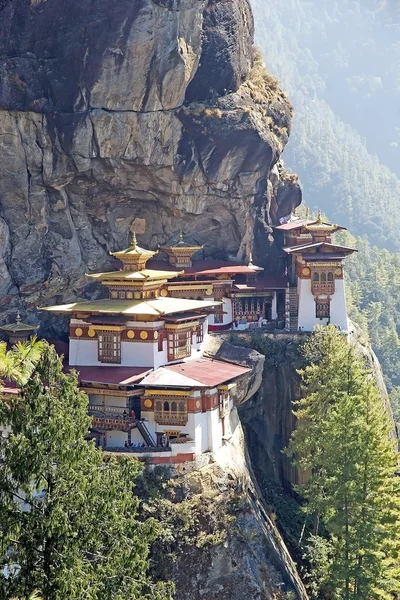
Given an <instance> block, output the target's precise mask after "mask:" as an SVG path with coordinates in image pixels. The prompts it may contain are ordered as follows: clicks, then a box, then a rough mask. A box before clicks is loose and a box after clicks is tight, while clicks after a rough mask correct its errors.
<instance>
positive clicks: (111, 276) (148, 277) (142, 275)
mask: <svg viewBox="0 0 400 600" xmlns="http://www.w3.org/2000/svg"><path fill="white" fill-rule="evenodd" d="M183 273H184V271H157V270H155V269H142V270H141V271H107V272H106V273H92V274H87V277H92V278H93V279H101V281H107V280H112V281H115V280H124V281H154V280H156V281H158V280H160V279H161V280H165V279H173V278H174V277H178V275H182V274H183Z"/></svg>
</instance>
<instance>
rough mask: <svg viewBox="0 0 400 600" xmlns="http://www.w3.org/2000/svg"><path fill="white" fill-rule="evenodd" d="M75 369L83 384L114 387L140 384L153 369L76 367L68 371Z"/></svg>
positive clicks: (70, 367) (68, 368)
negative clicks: (101, 384)
mask: <svg viewBox="0 0 400 600" xmlns="http://www.w3.org/2000/svg"><path fill="white" fill-rule="evenodd" d="M71 369H75V370H76V371H78V373H79V381H80V382H81V383H104V384H105V385H107V384H114V385H131V384H133V383H138V382H139V381H140V380H141V379H143V377H145V375H147V373H150V372H151V370H152V367H79V366H77V367H75V366H69V367H67V368H66V370H67V371H71Z"/></svg>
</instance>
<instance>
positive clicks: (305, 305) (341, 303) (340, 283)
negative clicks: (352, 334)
mask: <svg viewBox="0 0 400 600" xmlns="http://www.w3.org/2000/svg"><path fill="white" fill-rule="evenodd" d="M297 285H298V287H297V290H298V294H299V319H298V326H299V328H301V329H304V331H312V330H313V329H314V327H315V326H316V325H323V326H326V325H328V323H332V325H336V326H339V327H341V328H342V329H343V330H344V331H347V330H348V327H349V322H348V317H347V309H346V294H345V288H344V280H343V279H336V281H335V293H334V294H333V296H331V308H330V314H331V316H330V318H329V319H327V318H326V319H317V318H316V316H315V300H314V296H313V294H312V293H311V280H310V279H300V278H298V280H297Z"/></svg>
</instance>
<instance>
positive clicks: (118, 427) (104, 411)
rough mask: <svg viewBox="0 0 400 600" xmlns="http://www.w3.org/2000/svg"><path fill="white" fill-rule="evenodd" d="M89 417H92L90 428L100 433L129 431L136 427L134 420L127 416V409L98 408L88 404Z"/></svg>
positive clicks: (118, 407) (116, 407)
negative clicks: (98, 430)
mask: <svg viewBox="0 0 400 600" xmlns="http://www.w3.org/2000/svg"><path fill="white" fill-rule="evenodd" d="M88 413H89V416H90V417H92V428H93V429H100V430H101V431H129V430H130V429H133V428H134V427H136V418H135V416H132V415H130V414H129V411H128V409H127V408H122V407H120V406H105V407H103V406H98V405H97V404H89V406H88Z"/></svg>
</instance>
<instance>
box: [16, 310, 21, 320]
mask: <svg viewBox="0 0 400 600" xmlns="http://www.w3.org/2000/svg"><path fill="white" fill-rule="evenodd" d="M17 323H21V314H20V312H19V311H18V312H17Z"/></svg>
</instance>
